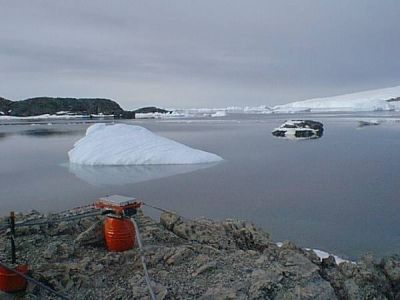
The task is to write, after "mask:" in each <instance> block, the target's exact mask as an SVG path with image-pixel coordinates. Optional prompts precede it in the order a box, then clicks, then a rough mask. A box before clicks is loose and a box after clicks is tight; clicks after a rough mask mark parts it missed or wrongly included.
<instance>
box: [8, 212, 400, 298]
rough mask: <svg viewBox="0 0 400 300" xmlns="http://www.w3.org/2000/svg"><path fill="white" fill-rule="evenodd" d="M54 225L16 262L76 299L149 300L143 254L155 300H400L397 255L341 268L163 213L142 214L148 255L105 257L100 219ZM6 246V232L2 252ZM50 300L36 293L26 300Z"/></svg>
mask: <svg viewBox="0 0 400 300" xmlns="http://www.w3.org/2000/svg"><path fill="white" fill-rule="evenodd" d="M24 217H25V216H24V215H21V216H19V218H20V219H21V221H23V220H24ZM44 218H45V217H44ZM51 220H52V222H49V224H50V223H52V225H43V226H42V225H41V226H38V229H37V230H35V231H28V230H26V231H24V235H20V236H17V250H18V252H17V256H18V257H20V258H21V259H26V260H27V261H28V262H29V266H30V270H31V272H30V275H31V276H32V277H33V278H35V279H36V280H39V281H41V282H42V283H44V284H46V285H48V286H50V287H52V288H54V289H55V290H57V291H59V292H61V293H63V294H66V295H68V297H70V298H71V299H143V300H144V299H146V300H147V299H149V292H148V287H147V284H146V280H145V278H144V272H143V266H142V262H141V255H144V257H145V261H146V266H147V269H148V272H149V276H150V280H151V285H152V287H153V290H154V292H155V293H156V296H157V299H282V300H283V299H285V300H286V299H310V300H311V299H346V300H347V299H350V300H351V299H400V291H399V286H400V284H399V282H400V256H399V255H393V256H390V257H385V258H384V259H382V260H381V261H380V262H377V261H375V260H374V259H373V258H372V257H370V256H366V257H364V258H363V259H362V260H361V261H359V262H357V263H351V262H342V263H340V264H336V262H335V258H334V257H332V256H328V257H327V258H324V259H322V260H320V258H319V257H318V256H317V255H316V254H315V253H314V252H313V251H307V250H304V249H302V248H301V247H298V246H297V245H296V244H294V243H292V242H283V243H282V245H280V247H278V246H277V245H276V244H275V243H274V242H272V240H271V239H270V236H269V235H268V234H267V233H265V232H264V231H262V230H260V229H258V228H257V227H255V226H254V225H252V224H251V223H248V222H245V221H238V220H225V221H222V222H217V221H211V220H206V219H199V220H187V219H185V218H183V217H181V216H179V215H177V214H173V213H164V214H162V215H161V218H160V222H156V221H154V220H152V219H151V218H149V217H148V216H145V215H144V214H143V213H142V211H141V210H139V211H138V213H137V214H136V215H135V220H136V222H137V224H138V226H139V230H140V233H141V238H142V243H143V246H144V249H143V251H139V249H137V248H133V249H130V250H128V251H125V252H108V251H107V250H106V248H105V247H104V244H103V237H102V234H101V233H102V227H103V226H102V221H101V219H97V218H88V219H83V220H80V221H79V220H76V221H68V222H66V223H64V224H61V225H60V224H56V222H55V221H54V220H57V216H52V217H51ZM44 221H46V219H45V220H44ZM45 223H46V224H48V223H47V222H45ZM71 228H73V229H74V230H70V229H71ZM19 229H22V228H19ZM57 234H58V235H57ZM7 239H8V237H7V235H6V234H5V233H3V232H1V233H0V244H2V245H7ZM0 298H2V295H1V293H0ZM48 298H50V299H51V295H49V294H47V293H46V292H45V291H43V290H42V289H40V288H38V287H31V286H30V287H29V288H28V290H27V293H26V295H25V296H24V298H23V299H48Z"/></svg>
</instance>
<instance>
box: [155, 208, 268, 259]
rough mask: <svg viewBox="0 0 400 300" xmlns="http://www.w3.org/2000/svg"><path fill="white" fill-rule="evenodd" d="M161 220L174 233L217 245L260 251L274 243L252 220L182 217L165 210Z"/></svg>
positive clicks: (222, 247) (188, 238)
mask: <svg viewBox="0 0 400 300" xmlns="http://www.w3.org/2000/svg"><path fill="white" fill-rule="evenodd" d="M160 223H161V224H162V225H164V227H165V228H166V229H168V230H171V231H172V232H174V233H175V234H176V235H177V236H179V237H181V238H183V239H185V240H189V241H195V242H199V243H202V244H208V245H211V246H213V247H215V248H217V249H233V248H239V249H243V250H259V251H262V250H264V249H265V248H268V247H274V246H273V245H272V244H273V243H272V242H271V240H270V237H269V235H268V234H267V233H265V232H262V231H260V230H258V229H257V228H256V227H255V226H254V225H253V224H251V223H249V222H244V221H238V220H231V219H228V220H226V221H224V222H222V223H218V222H213V221H211V220H206V219H199V220H183V219H182V218H181V217H179V216H178V215H176V214H173V213H167V212H164V213H163V214H161V216H160Z"/></svg>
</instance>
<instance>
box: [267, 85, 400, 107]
mask: <svg viewBox="0 0 400 300" xmlns="http://www.w3.org/2000/svg"><path fill="white" fill-rule="evenodd" d="M397 97H400V86H397V87H391V88H385V89H379V90H371V91H364V92H359V93H352V94H346V95H340V96H334V97H326V98H315V99H310V100H305V101H298V102H292V103H288V104H284V105H277V106H275V107H273V108H272V110H273V112H275V113H285V112H288V113H290V112H293V111H295V112H299V111H301V110H304V111H310V112H326V111H328V112H329V111H338V112H339V111H341V112H353V111H354V112H355V111H391V110H395V109H397V104H395V102H388V101H387V100H390V99H394V98H397Z"/></svg>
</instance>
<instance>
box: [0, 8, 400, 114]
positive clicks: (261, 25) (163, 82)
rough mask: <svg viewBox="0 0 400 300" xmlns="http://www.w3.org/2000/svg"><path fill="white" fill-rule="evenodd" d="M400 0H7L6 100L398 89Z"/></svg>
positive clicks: (161, 100)
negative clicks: (39, 97)
mask: <svg viewBox="0 0 400 300" xmlns="http://www.w3.org/2000/svg"><path fill="white" fill-rule="evenodd" d="M399 15H400V1H398V0H392V1H391V0H382V1H377V0H352V1H345V0H343V1H340V0H339V1H336V0H335V1H333V0H315V1H307V0H302V1H300V0H299V1H288V0H276V1H267V0H260V1H252V0H248V1H244V0H243V1H235V0H226V1H219V0H211V1H204V0H203V1H200V0H199V1H190V0H184V1H183V0H182V1H180V0H174V1H166V0H156V1H151V0H143V1H132V0H127V1H116V0H113V1H90V0H85V1H72V0H70V1H61V0H60V1H55V0H48V1H44V0H42V1H39V0H37V1H33V0H32V1H18V0H12V1H7V0H0V96H3V97H6V98H9V99H12V100H18V99H24V98H28V97H33V96H45V95H47V96H72V97H108V98H112V99H115V100H117V101H118V102H119V103H120V104H121V105H122V106H123V107H124V108H126V109H133V108H136V107H139V106H145V105H157V106H161V107H223V106H229V105H240V106H244V105H260V104H267V105H273V104H280V103H285V102H290V101H294V100H301V99H306V98H311V97H317V96H328V95H335V94H341V93H347V92H352V91H360V90H366V89H374V88H383V87H389V86H396V85H400V23H399Z"/></svg>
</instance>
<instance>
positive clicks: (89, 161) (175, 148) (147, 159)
mask: <svg viewBox="0 0 400 300" xmlns="http://www.w3.org/2000/svg"><path fill="white" fill-rule="evenodd" d="M68 156H69V160H70V162H71V163H76V164H83V165H163V164H200V163H211V162H217V161H221V160H222V158H221V157H219V156H218V155H216V154H213V153H209V152H205V151H202V150H197V149H193V148H190V147H188V146H185V145H183V144H180V143H178V142H175V141H173V140H170V139H167V138H164V137H161V136H158V135H156V134H154V133H152V132H151V131H149V130H147V129H146V128H143V127H141V126H134V125H126V124H116V125H108V126H107V125H106V124H104V123H99V124H95V125H92V126H90V127H89V128H88V129H87V131H86V136H85V137H83V138H82V139H80V140H79V141H77V142H76V143H75V145H74V148H73V149H71V150H70V151H69V152H68Z"/></svg>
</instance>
